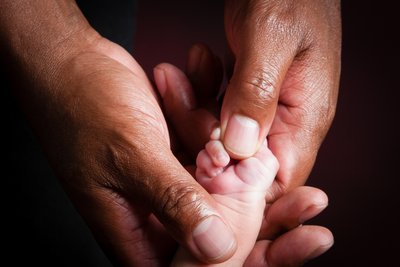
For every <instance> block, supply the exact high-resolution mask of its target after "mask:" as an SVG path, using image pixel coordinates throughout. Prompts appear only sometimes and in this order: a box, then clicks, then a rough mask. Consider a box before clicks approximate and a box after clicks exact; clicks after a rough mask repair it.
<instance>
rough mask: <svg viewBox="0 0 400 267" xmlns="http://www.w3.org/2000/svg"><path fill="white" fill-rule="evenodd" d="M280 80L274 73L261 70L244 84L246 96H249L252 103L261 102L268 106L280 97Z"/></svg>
mask: <svg viewBox="0 0 400 267" xmlns="http://www.w3.org/2000/svg"><path fill="white" fill-rule="evenodd" d="M277 83H278V78H277V75H274V74H272V72H267V71H264V70H259V71H256V72H255V73H254V75H252V77H251V78H248V79H246V80H245V81H244V82H243V84H244V88H245V92H246V94H249V96H250V98H251V99H249V100H250V101H256V103H257V102H261V103H262V104H263V105H268V104H271V103H273V102H275V101H276V99H277V97H278V88H277Z"/></svg>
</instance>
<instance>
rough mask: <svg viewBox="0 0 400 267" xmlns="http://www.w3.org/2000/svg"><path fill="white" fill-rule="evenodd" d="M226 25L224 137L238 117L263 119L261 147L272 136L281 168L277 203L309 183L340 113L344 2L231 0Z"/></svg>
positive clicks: (276, 189) (277, 188)
mask: <svg viewBox="0 0 400 267" xmlns="http://www.w3.org/2000/svg"><path fill="white" fill-rule="evenodd" d="M225 30H226V36H227V40H228V43H229V46H230V48H231V52H232V61H231V66H232V68H231V74H232V77H231V80H230V84H229V86H228V88H227V91H226V94H225V98H224V103H223V106H222V114H221V123H222V132H223V135H224V134H225V137H224V138H225V141H224V142H225V143H227V141H226V139H227V136H226V133H225V132H226V131H225V130H226V127H227V124H228V121H229V118H230V117H231V116H232V115H233V114H241V115H245V116H248V117H249V118H252V119H254V120H255V121H257V122H258V123H259V125H260V134H259V135H258V138H259V142H258V144H261V142H262V140H263V139H264V138H265V136H267V135H268V140H269V144H270V147H271V150H272V152H273V153H274V155H276V157H277V158H278V161H279V163H280V166H281V168H280V170H279V173H278V177H277V183H275V185H274V190H272V192H271V195H270V196H269V197H268V199H267V200H268V201H272V200H273V199H276V197H278V196H279V195H281V194H282V193H284V192H287V191H288V190H290V189H291V188H294V187H296V186H298V185H301V184H304V182H305V181H306V179H307V177H308V175H309V173H310V171H311V169H312V166H313V165H314V161H315V158H316V155H317V153H318V149H319V147H320V145H321V143H322V141H323V139H324V137H325V135H326V133H327V131H328V129H329V127H330V125H331V122H332V119H333V117H334V114H335V109H336V101H337V94H338V87H339V75H340V51H341V22H340V1H337V0H334V1H332V0H317V1H314V0H302V1H291V0H284V1H278V0H270V1H265V0H252V1H242V0H226V1H225ZM256 138H257V137H256ZM245 141H247V140H245ZM227 149H228V150H229V149H230V147H229V146H228V147H227ZM254 152H255V150H254V151H253V153H254ZM230 154H231V156H232V157H236V158H241V155H240V154H238V153H235V151H234V150H231V151H230Z"/></svg>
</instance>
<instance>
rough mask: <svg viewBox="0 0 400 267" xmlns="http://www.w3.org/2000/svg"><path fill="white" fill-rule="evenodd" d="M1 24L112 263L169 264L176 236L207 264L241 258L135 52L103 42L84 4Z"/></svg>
mask: <svg viewBox="0 0 400 267" xmlns="http://www.w3.org/2000/svg"><path fill="white" fill-rule="evenodd" d="M47 14H52V16H47ZM37 18H42V19H37ZM43 21H44V22H43ZM0 24H1V27H0V28H1V30H0V37H1V38H2V40H6V44H5V45H4V46H5V47H7V49H8V52H9V53H4V54H7V55H8V56H9V60H10V61H11V62H12V63H13V66H16V68H17V69H18V74H17V75H18V76H19V77H22V78H23V79H20V80H21V81H24V84H22V85H21V86H20V87H19V88H18V89H17V90H16V94H17V95H18V99H19V100H20V103H21V105H22V107H23V109H24V110H25V112H26V114H27V115H28V117H29V121H30V123H31V124H32V126H33V128H34V130H35V132H36V134H37V136H38V138H39V140H40V142H41V144H42V145H43V148H44V151H45V153H46V154H47V156H48V159H49V160H50V163H51V165H52V167H53V169H54V171H55V172H56V174H57V176H58V177H59V178H60V179H61V182H62V184H63V186H64V188H65V190H66V191H67V193H68V194H69V196H70V198H71V200H72V201H73V203H74V204H75V206H76V208H77V209H78V211H79V212H80V214H81V215H82V216H83V217H84V219H85V220H86V222H87V223H88V225H89V227H90V228H91V230H92V232H93V234H94V235H95V237H96V238H97V240H98V241H99V242H100V244H101V245H102V246H103V248H104V249H105V251H106V252H107V253H109V254H110V257H111V258H114V259H116V261H118V262H119V263H121V264H123V265H124V266H153V265H156V266H159V265H161V264H163V263H164V264H167V263H168V262H169V260H170V258H171V257H172V255H173V253H174V250H175V248H176V245H175V241H174V240H173V239H172V238H171V236H173V237H174V238H175V239H176V240H177V241H178V242H179V243H180V244H181V245H183V246H186V247H187V248H188V249H189V250H190V251H191V252H192V253H193V254H194V255H195V256H197V257H198V258H199V259H200V260H203V261H208V262H217V261H223V260H224V259H226V258H228V257H229V256H230V255H231V254H233V252H234V250H235V248H236V243H235V239H234V236H233V234H232V233H231V230H230V229H229V228H228V227H227V226H226V224H225V223H224V222H223V220H222V218H221V217H220V216H219V215H218V213H217V211H216V209H215V204H214V201H213V199H212V198H211V197H210V196H209V194H208V193H207V192H206V191H205V190H204V189H203V188H202V187H201V186H199V185H198V184H197V183H196V182H195V180H194V179H193V178H192V176H191V175H190V174H189V173H188V172H187V171H186V170H185V168H184V167H183V166H182V165H181V163H180V162H179V161H178V160H177V159H176V158H175V156H174V155H173V153H172V152H171V149H170V144H169V134H168V129H167V126H166V122H165V120H164V117H163V114H162V112H161V109H160V108H159V104H158V102H157V99H156V94H155V93H154V91H153V89H152V86H151V83H150V82H149V81H148V79H147V77H146V75H145V74H144V72H143V70H142V69H141V67H140V66H139V65H138V64H137V62H136V61H135V60H134V59H133V58H132V57H131V56H130V55H129V54H128V53H127V52H126V51H125V50H123V49H122V48H120V47H119V46H117V45H116V44H114V43H111V42H109V41H108V40H105V39H103V38H101V37H100V36H99V35H98V34H97V33H96V32H95V31H94V30H93V29H92V28H91V27H90V26H89V25H88V24H87V22H86V20H85V19H84V18H83V16H82V14H81V13H80V11H79V9H78V8H77V6H76V4H75V2H74V1H67V0H64V1H50V0H43V1H34V2H29V3H25V2H20V1H6V0H5V1H1V4H0ZM160 222H161V224H160ZM215 233H218V238H215Z"/></svg>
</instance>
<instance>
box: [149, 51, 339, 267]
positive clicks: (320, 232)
mask: <svg viewBox="0 0 400 267" xmlns="http://www.w3.org/2000/svg"><path fill="white" fill-rule="evenodd" d="M197 60H199V62H197V64H196V63H195V62H192V61H197ZM193 65H196V66H197V67H198V72H196V74H195V75H194V76H193V75H189V76H190V78H191V80H192V81H193V85H194V88H192V85H191V83H190V82H189V81H188V80H187V78H186V77H185V75H184V74H183V73H182V72H181V71H180V70H179V69H177V68H176V67H174V66H172V65H170V64H160V65H158V66H157V67H156V68H155V81H156V84H157V85H158V87H159V88H162V90H161V92H162V97H163V104H164V108H165V112H166V115H167V118H168V119H169V121H170V122H171V129H172V130H173V131H174V133H176V134H177V136H179V138H178V140H177V141H179V142H178V143H177V142H174V143H175V146H174V147H175V153H176V154H178V155H179V158H181V159H184V161H185V162H186V164H194V159H193V157H191V155H196V154H197V153H198V152H199V150H200V149H201V148H202V147H203V146H204V143H205V142H207V140H209V136H210V132H211V130H212V129H213V127H215V126H216V123H217V120H216V117H215V116H214V115H213V114H217V112H215V109H216V108H215V107H216V105H217V101H216V98H215V96H216V94H217V92H218V89H219V83H218V82H219V81H220V77H219V76H220V75H218V74H219V73H221V71H220V64H218V59H216V58H215V56H213V55H212V53H211V51H210V50H209V49H207V48H206V47H204V46H202V45H200V46H199V45H196V46H194V47H193V48H192V49H191V53H190V54H189V63H188V69H189V71H188V72H189V73H191V71H190V69H192V67H193ZM204 86H205V87H204ZM199 122H201V123H199ZM204 126H206V127H204ZM193 137H195V138H193ZM193 167H194V166H193ZM189 169H192V168H189ZM327 204H328V200H327V197H326V195H325V194H324V193H323V192H322V191H320V190H318V189H316V188H311V187H304V186H303V187H298V188H295V189H293V190H292V191H290V192H289V193H286V194H284V195H283V196H282V197H280V198H278V199H277V200H276V201H275V202H274V203H272V204H271V205H268V206H267V209H266V210H265V217H264V221H263V226H262V228H261V230H260V234H259V239H258V241H257V243H256V244H255V247H254V249H253V251H252V252H251V254H250V255H249V257H248V259H247V261H246V264H245V266H260V267H268V266H301V265H302V264H303V263H304V262H305V261H307V260H310V259H312V258H314V257H317V256H319V255H320V254H322V253H324V252H325V251H326V250H328V249H329V248H330V247H331V246H332V244H333V237H332V234H331V233H330V231H329V230H327V229H326V228H324V227H320V226H302V227H299V226H300V225H301V224H302V223H304V222H305V221H307V220H308V219H311V218H312V217H314V216H316V215H317V214H319V213H320V212H321V211H322V210H323V209H324V208H325V207H326V206H327Z"/></svg>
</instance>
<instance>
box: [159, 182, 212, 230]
mask: <svg viewBox="0 0 400 267" xmlns="http://www.w3.org/2000/svg"><path fill="white" fill-rule="evenodd" d="M203 199H204V198H203V195H202V194H201V193H199V192H198V190H196V188H195V187H194V186H190V185H188V184H187V182H183V181H177V182H174V183H172V184H169V185H168V186H167V187H166V188H165V189H164V190H163V192H162V194H161V198H160V202H161V203H159V204H158V205H157V206H158V208H159V209H160V210H159V211H160V212H161V214H162V216H163V218H164V220H166V223H174V222H179V221H181V220H182V216H183V215H185V214H186V215H189V214H190V215H191V216H190V218H189V216H184V217H185V220H191V219H192V220H193V219H196V217H198V216H196V215H197V214H198V215H201V213H202V210H203V209H204V207H203V201H202V200H203Z"/></svg>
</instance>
